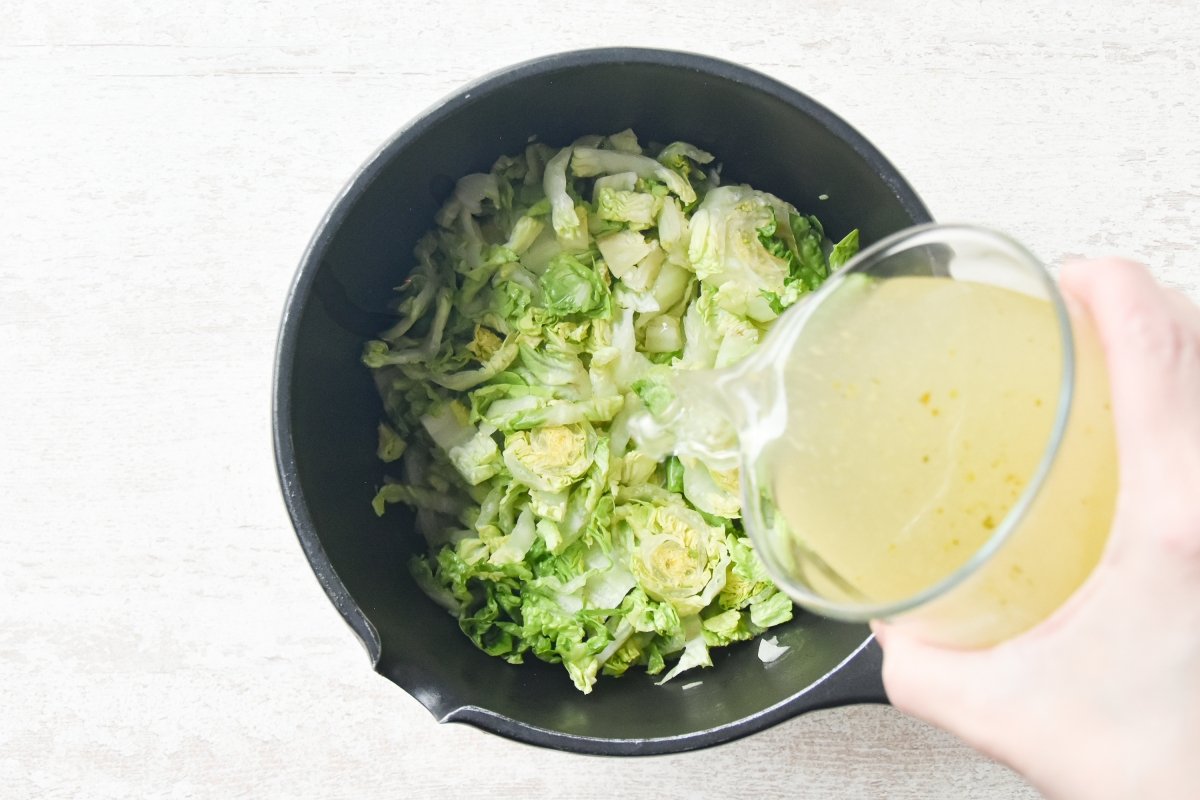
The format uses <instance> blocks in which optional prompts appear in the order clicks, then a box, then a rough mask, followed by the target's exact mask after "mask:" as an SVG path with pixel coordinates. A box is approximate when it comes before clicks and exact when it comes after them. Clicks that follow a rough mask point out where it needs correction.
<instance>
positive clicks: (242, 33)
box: [0, 0, 1200, 800]
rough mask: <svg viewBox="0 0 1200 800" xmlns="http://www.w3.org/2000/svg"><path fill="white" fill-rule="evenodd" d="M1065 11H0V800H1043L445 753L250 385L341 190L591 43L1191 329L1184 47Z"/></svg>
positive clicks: (959, 760) (825, 765) (813, 720)
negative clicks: (319, 550)
mask: <svg viewBox="0 0 1200 800" xmlns="http://www.w3.org/2000/svg"><path fill="white" fill-rule="evenodd" d="M1078 5H1079V6H1080V9H1079V10H1076V11H1074V12H1053V13H1051V12H1048V11H1044V10H1042V8H1043V4H1040V3H1036V2H1012V3H983V2H978V3H966V2H963V3H951V2H933V3H924V4H922V3H909V4H900V3H891V2H864V3H849V2H845V3H843V2H836V1H834V0H825V1H824V2H806V3H800V2H796V3H790V2H784V1H783V0H778V1H773V0H754V1H753V2H747V1H746V0H736V1H735V2H718V3H700V2H695V3H690V4H684V3H676V2H670V1H669V0H668V1H666V2H662V3H652V2H646V0H640V2H630V1H629V0H608V1H607V2H590V3H580V2H573V0H557V2H553V3H550V2H547V3H543V4H534V3H523V4H522V3H515V2H509V3H505V2H493V3H484V2H478V3H471V2H454V1H452V0H443V2H440V3H433V4H427V3H419V2H414V1H413V0H391V1H390V2H380V3H374V4H372V3H365V2H323V1H321V0H294V1H293V2H270V1H267V2H258V3H253V4H251V3H235V2H219V0H214V1H213V2H205V1H204V0H199V2H194V3H191V4H188V5H187V6H186V7H185V5H184V4H182V3H161V2H148V0H131V1H130V2H125V3H109V2H97V3H93V4H85V3H75V2H67V1H66V0H43V2H21V1H20V0H16V2H14V0H0V143H2V144H3V149H2V151H0V189H2V192H3V194H2V196H0V242H2V243H3V245H2V247H0V374H2V375H3V378H0V385H2V386H3V388H2V389H0V697H2V698H3V699H2V701H0V787H3V788H2V789H0V795H3V796H4V797H13V798H27V797H64V798H67V797H69V798H76V797H82V798H102V797H114V798H127V797H128V798H133V797H180V798H182V797H219V798H238V797H256V798H257V797H288V798H291V797H345V798H397V797H443V796H444V797H450V796H471V795H476V796H481V795H483V794H484V793H486V794H488V795H491V796H496V797H572V798H574V797H579V798H605V800H607V799H608V798H614V797H647V796H656V797H714V798H716V797H720V798H728V797H757V798H767V797H813V798H874V797H893V798H1027V797H1032V796H1035V795H1034V793H1033V792H1032V791H1031V790H1030V789H1029V788H1028V787H1026V786H1025V785H1024V784H1023V783H1022V782H1021V780H1020V779H1019V778H1018V777H1016V776H1015V775H1013V774H1012V773H1011V772H1009V771H1008V770H1007V769H1005V768H1004V767H1001V766H999V765H997V764H994V763H992V762H990V761H988V760H986V759H984V758H982V757H980V756H978V755H976V754H974V753H972V752H971V751H970V750H968V749H967V748H966V747H964V746H963V745H961V744H959V743H958V742H957V741H956V740H955V739H953V738H952V737H950V736H948V735H945V734H942V733H940V732H938V731H935V730H933V729H931V728H929V727H927V726H925V725H923V724H920V723H917V722H914V721H911V720H909V719H907V718H905V717H903V716H901V715H900V714H898V713H896V712H895V711H893V710H891V709H889V708H886V707H861V708H846V709H839V710H832V711H826V712H821V713H815V714H811V715H809V716H805V717H803V718H801V719H796V720H794V721H791V722H788V723H785V724H783V725H780V726H778V727H776V728H774V729H773V730H770V731H768V732H766V733H762V734H759V735H756V736H753V737H751V738H749V739H746V740H743V741H740V742H737V743H735V744H731V745H727V746H724V747H720V748H718V749H715V750H710V751H705V752H701V753H698V754H687V755H681V756H672V757H662V758H653V759H643V760H619V759H602V758H589V757H580V756H573V755H564V754H561V753H554V752H546V751H542V750H538V749H535V748H531V747H525V746H521V745H517V744H513V743H511V742H508V741H505V740H502V739H499V738H496V737H493V736H490V735H487V734H483V733H480V732H478V731H476V730H474V729H471V728H467V727H461V726H453V725H451V726H439V725H437V724H435V723H434V721H433V720H432V719H431V718H430V717H429V715H428V714H427V713H426V712H425V711H424V710H423V709H422V708H421V707H420V706H419V705H418V704H417V703H416V701H414V700H412V699H411V698H410V697H408V696H407V695H405V694H404V693H403V692H401V691H400V690H398V689H396V688H395V687H394V686H393V685H392V684H390V683H388V682H387V681H385V680H384V679H382V678H379V677H377V676H376V675H375V674H374V673H372V672H371V670H370V668H369V666H368V663H367V659H366V656H365V655H364V653H363V651H362V650H361V648H360V647H359V646H358V644H357V643H356V641H355V639H354V637H353V636H352V635H351V633H350V631H349V629H348V628H347V627H346V626H345V624H344V623H343V622H342V620H341V619H340V617H338V615H337V614H336V613H335V611H334V610H333V608H332V607H331V606H330V604H329V603H328V602H327V601H326V599H325V597H324V595H323V594H322V592H321V590H320V589H319V588H318V586H317V583H316V581H315V580H314V579H313V577H312V575H311V573H310V572H309V570H308V567H307V564H306V563H305V561H304V558H303V556H302V555H301V552H300V549H299V547H298V546H297V544H296V542H295V539H294V537H293V534H292V531H291V528H290V526H289V523H288V520H287V518H286V515H285V513H284V510H283V506H282V504H281V502H280V498H279V493H278V490H277V487H276V482H275V474H274V467H273V464H272V456H271V445H270V437H269V425H270V420H269V413H268V412H269V395H270V392H269V387H270V380H271V366H272V351H273V347H274V343H275V333H276V323H277V320H278V315H279V312H280V309H281V305H282V302H283V298H284V293H285V290H286V288H287V286H288V282H289V281H290V280H291V277H292V272H293V269H294V268H295V265H296V263H297V260H298V259H299V256H300V254H301V252H302V249H303V248H304V245H305V243H306V241H307V239H308V237H309V235H310V234H311V232H312V230H313V228H314V226H315V225H316V223H317V221H318V220H319V219H320V217H321V215H322V213H323V212H324V210H325V208H326V206H327V204H328V203H329V202H330V200H331V199H332V198H333V196H334V195H335V193H336V192H337V191H338V189H339V187H340V186H341V185H342V183H343V181H344V180H345V179H346V178H347V177H348V176H349V175H350V174H351V172H352V171H353V170H354V169H355V168H356V167H357V166H358V164H359V163H360V162H361V160H362V159H363V158H364V157H365V156H366V155H367V154H369V153H370V152H371V151H372V150H373V149H374V148H375V147H376V146H377V145H378V144H379V143H380V142H381V141H382V140H384V139H385V138H386V137H387V136H388V135H389V134H390V133H391V132H392V131H393V130H394V129H395V128H397V127H398V126H399V125H401V124H402V123H403V122H405V121H406V120H408V119H409V118H410V117H412V116H413V115H414V114H416V113H418V112H419V111H421V110H422V109H423V108H425V107H427V106H429V105H430V104H431V103H433V102H434V101H436V100H437V99H438V98H440V97H442V96H443V95H445V94H447V93H449V92H451V91H452V90H453V89H455V88H456V87H457V86H458V85H459V84H460V83H462V82H464V81H466V80H468V79H471V78H473V77H475V76H478V75H480V74H482V73H485V72H488V71H490V70H493V69H496V68H498V67H501V66H503V65H505V64H508V63H511V62H514V61H518V60H522V59H525V58H528V57H532V56H534V55H537V54H542V53H549V52H552V51H556V50H562V49H570V48H576V47H585V46H595V45H613V44H637V45H648V46H661V47H668V48H679V49H691V50H695V51H698V52H702V53H708V54H712V55H717V56H722V57H726V58H729V59H733V60H736V61H740V62H743V63H745V64H748V65H750V66H751V67H754V68H757V69H759V70H762V71H763V72H766V73H768V74H770V75H773V76H775V77H778V78H780V79H782V80H784V81H786V82H788V83H790V84H792V85H794V86H796V87H798V88H800V89H801V90H803V91H805V92H807V93H810V94H811V95H813V96H814V97H816V98H817V99H818V100H821V101H823V102H825V103H827V104H828V105H829V106H831V107H832V108H833V109H834V110H835V111H837V112H838V113H840V114H842V115H843V116H844V117H845V118H846V119H847V120H849V121H850V122H851V124H853V125H855V126H856V127H858V128H859V129H860V130H861V131H862V132H863V133H864V134H866V135H867V136H868V137H869V138H870V139H871V140H872V141H873V142H874V143H875V144H876V145H878V146H879V147H880V149H882V150H883V151H884V152H885V153H886V154H887V155H888V156H889V157H890V158H891V159H892V161H893V162H894V163H895V164H896V165H897V166H898V167H899V168H900V169H901V170H902V171H903V172H904V173H905V175H906V176H907V177H908V178H909V180H910V181H911V182H912V184H913V185H914V186H915V187H916V188H917V190H918V191H919V192H920V194H921V195H922V197H923V198H924V199H925V200H926V202H927V203H928V205H929V207H930V208H931V209H932V211H933V213H934V214H935V216H937V217H938V218H940V219H957V220H971V221H978V222H984V223H989V224H992V225H995V226H998V227H1000V228H1002V229H1005V230H1008V231H1010V232H1012V233H1014V234H1015V235H1017V236H1018V237H1020V238H1021V239H1023V240H1024V241H1025V242H1027V243H1028V244H1029V245H1030V246H1031V247H1032V248H1033V249H1034V250H1035V251H1036V252H1038V253H1040V254H1041V255H1043V256H1044V257H1045V258H1046V259H1048V260H1050V261H1052V262H1053V261H1057V260H1059V259H1061V258H1063V257H1064V256H1068V255H1072V254H1104V253H1124V254H1127V255H1131V256H1134V257H1137V258H1141V259H1144V260H1146V261H1148V262H1149V263H1150V264H1151V265H1152V266H1153V269H1154V270H1155V272H1156V273H1157V274H1158V275H1159V276H1160V277H1161V278H1162V279H1163V280H1164V281H1166V282H1168V283H1170V284H1173V285H1176V286H1180V287H1183V288H1184V289H1186V290H1188V291H1190V292H1191V293H1192V296H1193V297H1196V296H1198V295H1200V277H1198V275H1200V273H1198V267H1197V263H1196V250H1197V245H1198V244H1200V227H1198V225H1197V218H1198V217H1200V135H1198V134H1200V118H1198V116H1200V90H1198V89H1197V86H1200V71H1198V70H1197V67H1196V62H1197V60H1198V58H1200V57H1198V55H1197V53H1198V44H1200V12H1197V10H1195V8H1194V6H1193V4H1191V3H1190V2H1177V3H1165V2H1159V3H1145V2H1143V3H1131V2H1118V1H1117V0H1094V2H1092V3H1090V4H1088V5H1089V6H1090V8H1089V9H1087V10H1083V8H1082V5H1083V4H1078ZM795 157H798V158H802V157H803V153H796V154H795Z"/></svg>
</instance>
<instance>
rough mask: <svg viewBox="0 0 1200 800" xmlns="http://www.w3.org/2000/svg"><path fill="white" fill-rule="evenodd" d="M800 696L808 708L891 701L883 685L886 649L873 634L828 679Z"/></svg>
mask: <svg viewBox="0 0 1200 800" xmlns="http://www.w3.org/2000/svg"><path fill="white" fill-rule="evenodd" d="M801 699H802V700H803V701H805V702H804V706H805V708H807V709H813V708H832V707H834V706H849V705H855V704H858V703H883V704H886V703H887V702H888V697H887V692H886V691H884V688H883V649H882V648H880V646H879V642H877V641H875V637H874V636H872V637H871V638H870V639H868V640H867V641H866V642H865V643H864V644H863V646H862V647H860V648H859V649H858V650H857V651H855V652H854V654H853V655H851V656H850V657H849V658H848V659H847V660H846V661H844V662H843V663H842V665H841V667H839V668H838V669H837V670H835V671H834V672H833V673H832V674H831V675H830V676H829V677H828V678H827V679H825V680H823V681H821V682H820V683H818V684H817V685H816V686H814V687H813V688H812V689H811V690H810V691H808V692H805V693H804V694H803V695H802V696H801Z"/></svg>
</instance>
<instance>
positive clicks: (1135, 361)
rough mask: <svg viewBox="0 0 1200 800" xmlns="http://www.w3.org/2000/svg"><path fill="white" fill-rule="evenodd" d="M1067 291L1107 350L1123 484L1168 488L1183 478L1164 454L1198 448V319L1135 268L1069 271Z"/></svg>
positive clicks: (1117, 264) (1124, 264)
mask: <svg viewBox="0 0 1200 800" xmlns="http://www.w3.org/2000/svg"><path fill="white" fill-rule="evenodd" d="M1062 287H1063V289H1064V290H1065V291H1066V292H1067V293H1069V294H1070V295H1071V296H1072V297H1073V298H1074V299H1075V300H1077V301H1078V302H1079V303H1080V304H1081V305H1083V306H1084V308H1085V309H1086V310H1087V312H1088V315H1089V316H1090V317H1091V319H1092V321H1093V322H1094V323H1095V329H1096V333H1097V334H1098V336H1099V339H1100V343H1101V345H1102V346H1103V349H1104V353H1105V356H1106V360H1107V364H1108V373H1109V381H1110V385H1111V394H1112V404H1113V421H1114V423H1115V426H1116V435H1117V449H1118V452H1119V453H1120V454H1121V462H1122V463H1121V467H1122V482H1125V481H1126V480H1127V479H1130V478H1133V479H1139V478H1140V479H1145V480H1147V481H1150V482H1153V483H1161V482H1163V481H1165V482H1166V484H1167V485H1171V484H1172V483H1173V482H1174V481H1176V480H1179V474H1180V472H1179V469H1178V464H1175V463H1172V459H1169V458H1164V454H1167V453H1177V452H1179V451H1180V448H1179V443H1180V442H1196V441H1200V413H1198V409H1200V323H1198V322H1197V317H1200V313H1198V312H1197V309H1196V307H1195V306H1194V305H1192V304H1191V303H1188V302H1187V301H1186V300H1184V299H1183V298H1181V297H1175V296H1172V295H1171V293H1169V292H1168V291H1166V290H1165V289H1163V288H1162V287H1160V286H1159V285H1158V284H1157V283H1155V281H1154V279H1153V278H1152V277H1151V276H1150V273H1149V272H1147V271H1146V269H1145V267H1143V266H1141V265H1140V264H1135V263H1133V262H1131V261H1121V260H1118V259H1107V260H1100V261H1077V262H1071V263H1068V264H1065V265H1064V266H1063V269H1062Z"/></svg>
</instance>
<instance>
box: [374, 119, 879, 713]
mask: <svg viewBox="0 0 1200 800" xmlns="http://www.w3.org/2000/svg"><path fill="white" fill-rule="evenodd" d="M713 161H714V159H713V156H712V154H710V153H707V152H705V151H704V150H701V149H699V148H697V147H695V146H693V145H691V144H688V143H686V142H674V143H671V144H668V145H666V146H665V147H663V146H658V145H654V144H644V143H641V142H639V141H638V138H637V136H636V135H635V134H634V133H633V131H630V130H625V131H620V132H618V133H615V134H612V135H610V136H607V137H604V136H587V137H582V138H580V139H578V140H576V141H575V142H574V143H572V144H571V145H570V146H568V147H565V148H561V149H555V148H552V147H548V146H546V145H544V144H541V143H533V144H530V145H529V146H528V147H527V148H526V150H525V152H524V153H522V154H519V155H517V156H514V157H504V158H501V159H500V160H498V161H497V162H496V165H495V166H494V167H493V168H492V170H491V171H490V172H488V173H486V174H485V173H479V174H473V175H467V176H465V177H463V178H462V179H461V180H459V181H458V183H457V185H456V187H455V190H454V192H453V194H452V196H451V198H450V199H449V200H448V201H447V203H446V204H445V206H444V207H443V208H442V209H441V211H439V213H438V214H437V217H436V227H435V228H434V229H433V230H431V231H429V232H428V233H427V234H426V235H425V236H424V237H423V238H422V239H421V240H420V242H419V243H418V244H417V247H416V250H415V262H416V266H415V268H414V269H412V270H411V272H410V275H409V277H408V278H407V279H406V280H405V281H404V282H403V283H402V284H401V286H400V287H399V289H398V290H397V291H398V293H399V296H398V302H397V304H396V305H395V309H396V318H397V319H396V323H395V324H394V325H392V326H391V327H390V328H389V329H388V330H386V331H383V332H382V333H380V334H379V336H378V338H377V339H375V340H372V341H370V342H367V343H366V345H365V347H364V350H363V357H362V360H363V362H364V363H365V364H366V365H367V366H368V367H369V368H370V369H371V370H372V372H373V374H374V377H375V380H376V385H377V386H378V387H379V391H380V394H381V397H382V400H383V407H384V411H385V418H384V420H383V421H382V422H381V423H380V425H379V428H378V442H377V450H376V452H377V455H378V456H379V458H380V460H381V461H382V462H383V463H384V464H385V465H388V466H387V467H385V469H389V470H390V469H392V468H393V467H395V468H396V469H397V472H396V473H394V474H389V475H388V476H387V477H386V478H385V479H384V480H383V481H382V485H381V487H380V488H379V490H378V492H377V494H376V496H375V498H374V501H373V506H374V508H375V511H376V512H377V513H378V514H380V515H383V514H384V513H385V512H386V510H387V507H388V506H389V505H392V504H401V505H405V506H408V507H410V508H412V509H413V510H414V511H415V520H416V524H417V527H418V529H419V530H420V531H421V533H422V534H424V536H425V538H426V540H427V542H428V545H429V548H428V550H427V552H426V553H424V554H422V555H420V556H418V557H416V558H415V559H413V561H412V564H411V569H412V572H413V575H414V576H415V578H416V580H417V583H418V585H419V586H420V587H421V588H422V589H423V590H424V591H425V593H426V594H428V595H429V597H430V598H431V599H432V600H433V601H434V602H436V603H438V604H439V605H441V606H443V607H444V608H446V609H447V610H448V611H449V612H450V613H451V614H452V615H454V617H455V618H457V620H458V625H459V627H460V628H461V629H462V631H463V633H464V634H465V635H466V636H468V637H469V638H470V639H471V641H473V642H474V643H475V645H476V646H477V647H479V648H480V649H481V650H483V651H484V652H486V653H489V654H491V655H494V656H497V657H499V658H503V659H505V660H507V661H509V662H512V663H520V662H521V661H522V660H523V659H525V658H526V657H529V656H532V657H534V658H538V659H541V660H543V661H548V662H552V663H560V664H562V665H563V667H564V669H565V670H566V672H567V674H568V675H569V676H570V678H571V680H572V681H573V682H574V683H575V685H576V686H577V687H578V689H579V690H580V691H582V692H585V693H586V692H590V691H592V689H593V686H594V685H595V682H596V680H597V678H598V676H599V675H602V674H604V675H611V676H619V675H622V674H624V673H625V672H626V671H627V670H628V669H629V668H631V667H639V666H640V667H642V668H644V669H645V670H646V672H648V673H649V674H651V675H661V681H666V680H670V679H672V678H674V677H675V676H677V675H679V674H680V673H682V672H684V671H686V670H689V669H693V668H697V667H708V666H711V664H712V658H711V655H710V650H711V648H713V647H721V646H725V645H728V644H731V643H733V642H737V641H744V640H748V639H754V638H756V637H759V635H760V634H762V633H763V632H764V631H766V630H767V629H768V628H770V627H772V626H775V625H778V624H780V623H782V622H785V621H787V620H788V619H790V618H791V615H792V604H791V602H790V600H789V599H788V598H787V597H786V596H785V595H784V594H782V593H781V592H780V591H779V590H778V589H777V588H776V587H775V585H774V584H773V583H772V582H771V580H770V577H769V576H768V575H767V573H766V570H765V569H764V567H763V566H762V564H761V562H760V561H759V559H758V557H757V555H756V554H755V552H754V549H753V547H752V546H751V543H750V541H749V539H747V538H746V536H745V532H744V530H743V528H742V525H741V522H740V516H741V495H740V490H739V483H738V472H737V470H736V469H731V468H730V466H731V465H730V464H729V463H725V462H722V461H718V460H716V456H707V455H706V454H705V453H703V452H696V453H682V452H681V453H680V455H679V456H671V457H667V458H660V457H659V456H658V454H657V452H656V451H655V452H652V451H650V450H649V449H647V447H646V446H645V445H643V444H641V443H640V442H639V441H638V440H637V439H636V438H635V437H634V436H632V431H631V428H632V427H633V423H632V420H634V419H635V417H636V416H637V415H638V414H644V413H645V412H647V411H648V412H650V413H652V414H660V413H665V412H666V411H667V410H668V409H670V408H671V407H672V403H673V399H674V396H673V394H672V389H671V386H672V382H671V376H672V375H673V374H675V373H678V372H679V371H683V370H702V369H709V368H712V367H719V366H723V365H726V364H730V363H733V362H735V361H737V360H739V359H741V358H742V357H744V356H745V355H746V354H747V353H748V352H750V351H751V350H753V349H754V347H756V346H757V345H758V343H759V342H760V341H761V339H762V337H763V335H764V333H765V332H766V330H767V329H768V328H769V327H770V325H771V324H772V322H773V321H774V320H775V319H776V317H777V316H778V315H779V314H780V313H782V312H783V311H784V309H786V308H787V307H788V306H790V305H792V304H793V303H795V302H797V301H798V300H799V299H800V298H801V297H802V296H804V295H805V294H807V293H808V292H810V291H812V290H813V289H814V288H816V286H817V285H818V284H819V283H820V282H821V281H822V280H824V278H825V277H826V276H828V274H829V272H830V270H831V269H836V268H838V267H839V266H841V265H842V264H844V263H845V261H846V260H848V259H849V258H850V257H851V256H852V255H853V254H854V253H855V252H856V251H857V249H858V232H857V231H851V232H850V233H849V234H847V235H846V236H845V238H843V239H842V240H841V241H840V242H838V243H837V244H833V243H832V242H830V241H829V240H828V239H827V238H826V236H825V231H824V228H823V227H822V226H821V223H820V222H819V221H818V220H817V219H816V218H815V217H811V216H807V215H804V214H801V213H800V212H799V211H797V210H796V209H795V208H793V207H792V206H791V205H789V204H788V203H786V202H784V201H783V200H780V199H779V198H777V197H775V196H773V195H770V194H767V193H765V192H760V191H757V190H755V189H752V188H750V187H749V186H744V185H739V184H736V183H729V184H726V185H721V186H718V185H717V175H718V174H719V171H718V168H716V167H715V166H710V165H712V163H713ZM760 641H761V642H762V644H760V648H761V649H760V651H759V652H760V654H761V655H763V657H764V660H769V659H770V658H772V657H776V656H777V655H778V653H779V652H782V649H780V648H776V647H774V646H773V641H772V640H766V639H761V640H760ZM694 685H696V684H694V683H689V684H688V686H689V687H690V686H694Z"/></svg>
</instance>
